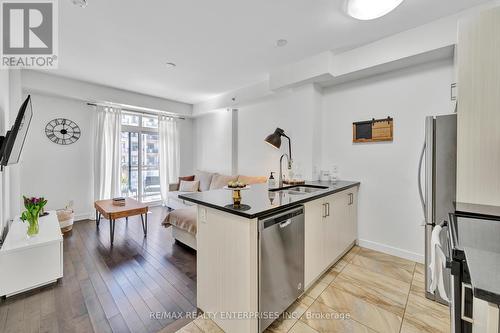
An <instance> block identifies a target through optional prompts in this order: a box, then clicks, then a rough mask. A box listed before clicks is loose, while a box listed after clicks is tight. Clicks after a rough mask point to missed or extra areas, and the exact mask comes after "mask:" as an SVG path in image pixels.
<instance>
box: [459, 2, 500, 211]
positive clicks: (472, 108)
mask: <svg viewBox="0 0 500 333" xmlns="http://www.w3.org/2000/svg"><path fill="white" fill-rule="evenodd" d="M499 59H500V7H496V8H493V9H488V10H486V11H483V12H482V13H480V14H479V15H476V16H474V17H471V18H467V19H463V20H462V21H460V24H459V32H458V45H457V64H458V124H457V201H459V202H466V203H477V204H483V205H492V206H496V205H500V172H498V170H500V149H498V147H499V146H500V131H499V128H500V111H499V110H500V93H499V92H500V61H499Z"/></svg>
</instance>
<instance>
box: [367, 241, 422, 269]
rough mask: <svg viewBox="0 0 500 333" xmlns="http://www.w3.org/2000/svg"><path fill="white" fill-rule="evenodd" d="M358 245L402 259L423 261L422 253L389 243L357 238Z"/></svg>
mask: <svg viewBox="0 0 500 333" xmlns="http://www.w3.org/2000/svg"><path fill="white" fill-rule="evenodd" d="M358 245H359V246H361V247H366V248H367V249H370V250H375V251H379V252H383V253H386V254H390V255H393V256H396V257H400V258H403V259H408V260H411V261H416V262H418V263H421V264H423V263H424V255H423V254H418V253H415V252H410V251H407V250H403V249H399V248H397V247H392V246H389V245H385V244H380V243H376V242H372V241H369V240H365V239H358Z"/></svg>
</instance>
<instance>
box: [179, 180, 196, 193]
mask: <svg viewBox="0 0 500 333" xmlns="http://www.w3.org/2000/svg"><path fill="white" fill-rule="evenodd" d="M199 188H200V181H199V180H193V181H191V182H188V181H187V180H181V182H180V184H179V191H180V192H198V190H199Z"/></svg>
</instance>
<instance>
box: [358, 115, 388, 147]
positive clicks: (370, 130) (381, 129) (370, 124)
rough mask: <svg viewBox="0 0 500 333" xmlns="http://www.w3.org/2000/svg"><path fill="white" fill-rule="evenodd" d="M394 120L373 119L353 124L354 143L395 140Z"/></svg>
mask: <svg viewBox="0 0 500 333" xmlns="http://www.w3.org/2000/svg"><path fill="white" fill-rule="evenodd" d="M393 123H394V119H392V118H391V117H387V118H385V119H372V120H367V121H359V122H356V123H353V124H352V142H355V143H360V142H380V141H392V140H393Z"/></svg>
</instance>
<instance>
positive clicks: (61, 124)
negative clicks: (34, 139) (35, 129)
mask: <svg viewBox="0 0 500 333" xmlns="http://www.w3.org/2000/svg"><path fill="white" fill-rule="evenodd" d="M81 134H82V132H81V130H80V127H78V125H77V124H76V123H75V122H73V121H71V120H69V119H64V118H57V119H54V120H51V121H50V122H49V123H48V124H47V126H45V135H47V137H48V138H49V140H50V141H52V142H54V143H57V144H60V145H70V144H72V143H75V142H76V141H77V140H78V139H79V138H80V135H81Z"/></svg>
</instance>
